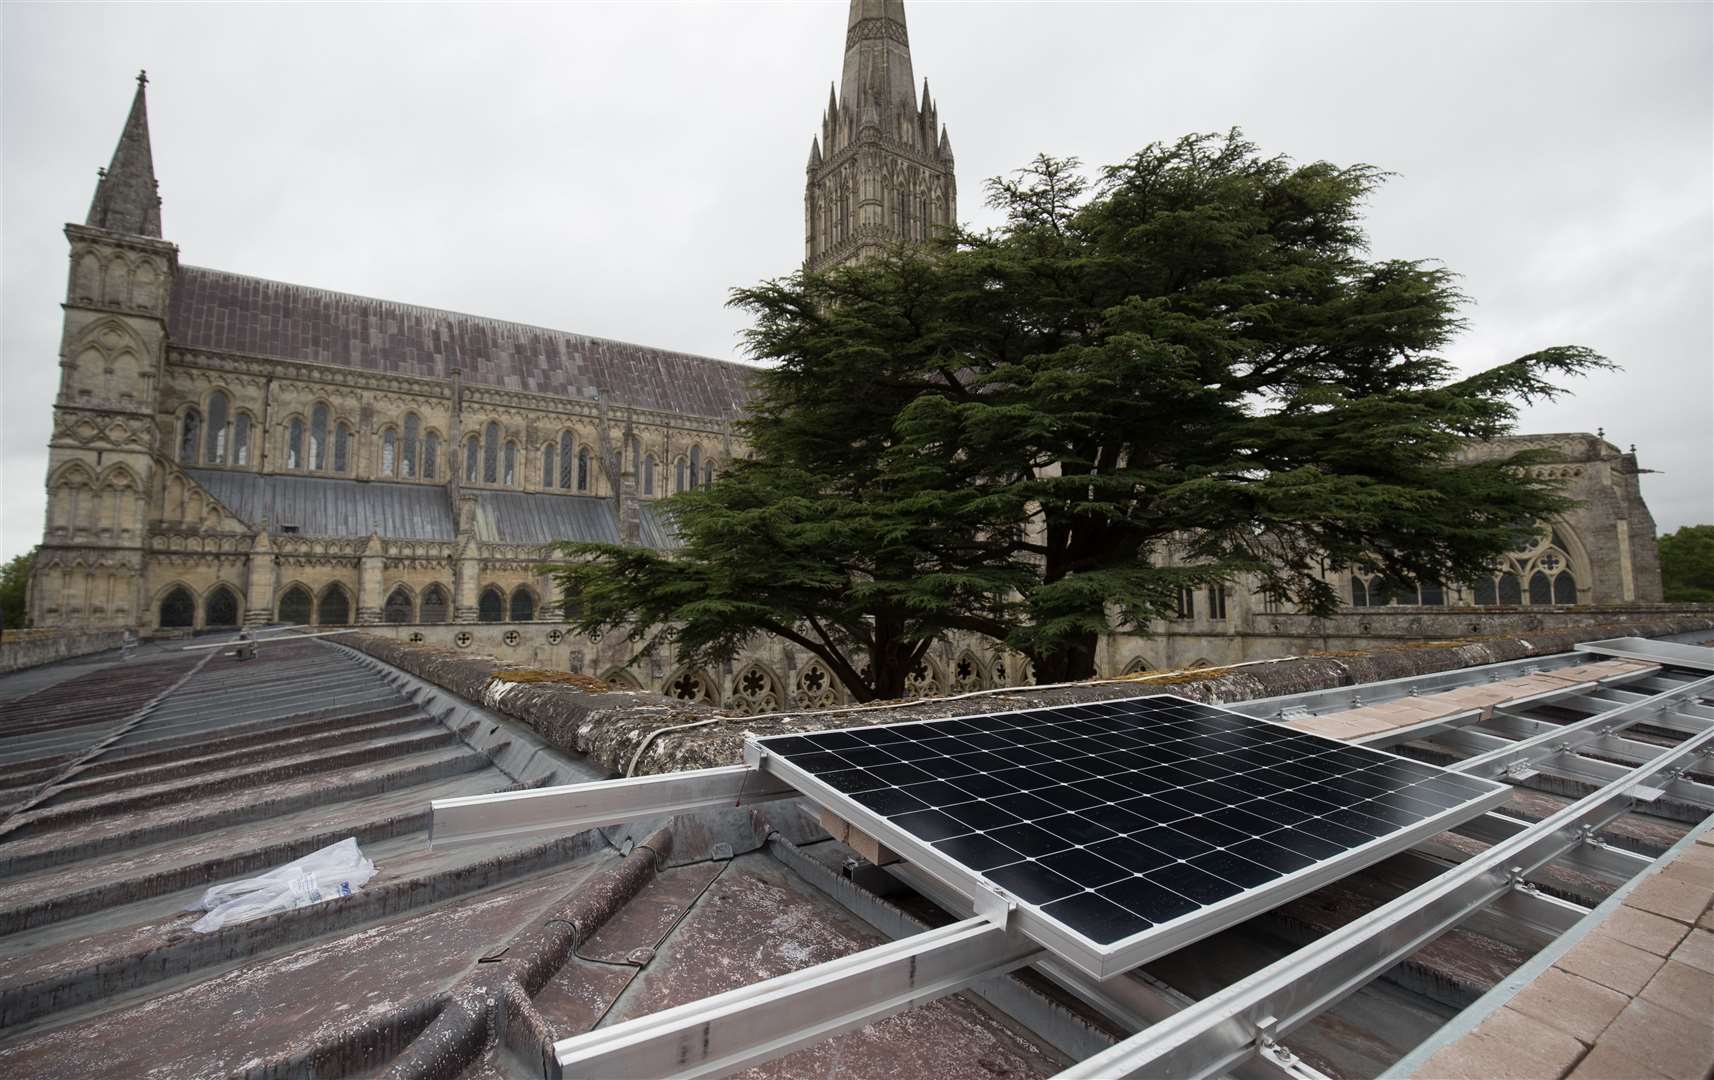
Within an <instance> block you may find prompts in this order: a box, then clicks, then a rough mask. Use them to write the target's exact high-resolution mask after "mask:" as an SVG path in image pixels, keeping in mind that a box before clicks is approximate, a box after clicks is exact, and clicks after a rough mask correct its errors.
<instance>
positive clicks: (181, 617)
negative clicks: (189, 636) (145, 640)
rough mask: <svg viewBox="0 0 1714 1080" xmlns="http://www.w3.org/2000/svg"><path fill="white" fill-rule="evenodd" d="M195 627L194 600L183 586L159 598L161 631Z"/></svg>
mask: <svg viewBox="0 0 1714 1080" xmlns="http://www.w3.org/2000/svg"><path fill="white" fill-rule="evenodd" d="M195 625H196V599H195V598H194V597H192V596H191V594H190V590H189V589H187V588H185V587H184V586H183V585H177V586H174V588H173V591H172V592H170V593H168V594H167V595H165V596H163V597H161V628H162V629H163V630H166V629H173V628H178V627H185V626H195Z"/></svg>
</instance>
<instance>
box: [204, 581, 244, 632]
mask: <svg viewBox="0 0 1714 1080" xmlns="http://www.w3.org/2000/svg"><path fill="white" fill-rule="evenodd" d="M202 625H204V626H237V625H238V594H236V593H234V592H233V591H232V590H231V589H229V588H227V587H226V586H224V585H219V586H216V587H215V589H214V591H213V592H211V593H209V594H208V599H206V600H204V601H203V604H202Z"/></svg>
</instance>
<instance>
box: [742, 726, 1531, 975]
mask: <svg viewBox="0 0 1714 1080" xmlns="http://www.w3.org/2000/svg"><path fill="white" fill-rule="evenodd" d="M750 742H751V746H752V747H753V749H754V751H759V753H755V754H753V756H754V757H755V758H756V759H757V760H759V761H760V766H761V767H762V768H763V769H765V770H767V771H769V772H771V773H773V774H774V775H776V776H778V777H780V778H781V779H783V780H785V781H787V782H788V783H790V784H791V785H792V786H793V787H795V788H797V790H799V791H801V792H803V793H804V794H805V795H808V796H810V797H811V798H813V799H814V800H815V801H816V802H818V803H820V804H822V805H823V806H826V807H827V808H829V809H830V810H832V811H834V812H835V813H838V814H839V815H840V816H841V817H843V818H845V819H846V820H848V821H851V822H852V823H853V824H855V825H857V826H858V827H859V828H861V829H863V830H865V831H866V832H869V833H870V834H871V835H873V836H874V837H875V838H876V839H877V840H879V841H880V842H881V843H883V844H886V845H887V846H889V847H891V848H893V849H894V850H895V851H898V852H899V853H900V854H901V855H902V856H904V857H906V858H908V859H910V860H911V861H912V862H913V863H915V864H917V865H919V866H920V867H922V868H923V869H924V870H926V871H928V872H929V873H931V874H934V875H935V876H936V877H938V878H940V879H941V880H942V881H944V882H946V883H948V884H951V885H953V886H954V887H955V888H959V889H960V890H961V891H963V892H965V893H967V894H972V895H981V894H982V893H983V891H995V892H998V893H1000V894H1001V895H1003V896H1004V898H1005V899H1007V900H1008V901H1010V902H1012V903H1014V904H1015V905H1016V907H1015V910H1017V911H1018V912H1020V913H1021V914H1023V915H1024V916H1025V918H1024V919H1023V920H1022V925H1023V926H1024V927H1025V929H1026V932H1029V933H1031V935H1032V936H1034V937H1036V938H1037V939H1038V940H1040V941H1041V942H1042V944H1043V945H1045V946H1047V947H1048V948H1050V949H1053V950H1054V951H1056V952H1059V953H1060V954H1061V955H1063V956H1065V957H1066V958H1067V959H1069V960H1071V961H1072V962H1074V963H1076V964H1078V966H1080V967H1082V968H1084V969H1085V970H1087V971H1089V972H1090V973H1091V974H1095V975H1097V976H1101V977H1105V976H1107V975H1111V974H1115V973H1117V972H1118V971H1122V970H1125V969H1126V968H1128V967H1132V966H1135V965H1136V964H1139V963H1144V962H1146V961H1147V960H1149V959H1152V958H1153V957H1154V956H1158V955H1162V954H1163V953H1165V952H1169V951H1171V950H1172V949H1175V948H1178V947H1179V946H1181V945H1184V944H1187V943H1189V942H1190V941H1194V940H1196V939H1198V938H1200V937H1204V936H1206V935H1207V934H1210V933H1213V932H1215V931H1216V930H1219V929H1221V928H1222V927H1224V926H1227V925H1231V924H1233V923H1236V922H1239V921H1241V920H1243V919H1245V918H1248V917H1249V916H1250V915H1253V914H1255V913H1257V912H1260V911H1264V910H1267V909H1268V908H1270V907H1274V906H1277V905H1278V904H1281V903H1284V902H1285V901H1286V900H1289V899H1291V898H1292V897H1294V896H1299V895H1301V894H1303V893H1305V892H1308V891H1310V890H1311V889H1314V888H1317V887H1319V886H1320V885H1322V884H1324V883H1326V882H1327V881H1330V880H1332V879H1334V878H1336V877H1339V876H1342V875H1343V874H1346V873H1350V872H1351V871H1353V870H1355V869H1357V868H1359V867H1361V866H1365V865H1368V864H1369V863H1372V862H1374V861H1376V860H1378V859H1380V858H1383V857H1385V856H1386V855H1388V854H1391V853H1393V852H1395V851H1399V850H1402V849H1403V848H1405V847H1408V846H1410V845H1411V844H1413V843H1415V842H1417V841H1418V840H1420V839H1421V838H1423V837H1425V836H1429V835H1432V834H1433V833H1436V832H1440V831H1442V830H1444V829H1446V828H1449V827H1451V826H1452V825H1454V824H1457V823H1458V822H1460V821H1464V820H1467V819H1469V818H1472V817H1475V816H1476V815H1478V814H1480V813H1482V812H1484V811H1486V810H1488V809H1489V808H1491V807H1493V806H1495V805H1498V804H1499V803H1500V802H1503V801H1504V800H1505V799H1506V798H1507V796H1508V794H1509V790H1510V789H1509V788H1507V787H1506V786H1505V785H1503V784H1496V783H1492V782H1489V781H1486V780H1481V779H1477V778H1474V777H1468V776H1463V775H1459V774H1456V773H1450V772H1447V771H1446V770H1444V769H1437V768H1434V767H1433V766H1430V765H1424V764H1422V763H1420V762H1417V761H1412V760H1410V759H1408V758H1403V757H1400V756H1398V755H1396V754H1389V753H1386V752H1384V751H1379V750H1371V749H1367V748H1364V747H1355V746H1348V745H1346V744H1344V743H1340V742H1337V741H1335V740H1332V739H1327V738H1323V737H1321V736H1318V735H1310V734H1306V733H1303V732H1299V731H1296V730H1294V729H1291V728H1287V727H1283V726H1280V725H1277V724H1273V723H1269V722H1267V721H1263V720H1256V719H1253V718H1251V717H1247V716H1242V715H1240V714H1238V713H1233V712H1229V711H1227V710H1224V709H1220V708H1216V707H1214V706H1209V705H1204V704H1202V703H1200V702H1195V701H1190V700H1188V699H1185V698H1180V697H1173V696H1168V695H1156V696H1150V697H1140V698H1132V699H1127V700H1119V701H1104V702H1094V703H1089V704H1082V705H1074V706H1053V707H1047V708H1039V709H1031V710H1026V711H1020V712H1005V713H994V714H987V715H978V716H965V717H959V718H957V719H949V720H932V721H921V722H914V723H904V724H891V725H880V726H874V727H859V728H848V729H844V730H839V731H824V732H817V733H814V734H809V735H778V736H771V737H766V738H755V737H753V738H752V739H751V740H750Z"/></svg>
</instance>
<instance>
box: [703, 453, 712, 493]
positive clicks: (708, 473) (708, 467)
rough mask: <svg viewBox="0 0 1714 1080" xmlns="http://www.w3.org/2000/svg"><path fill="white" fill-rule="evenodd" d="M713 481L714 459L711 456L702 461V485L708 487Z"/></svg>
mask: <svg viewBox="0 0 1714 1080" xmlns="http://www.w3.org/2000/svg"><path fill="white" fill-rule="evenodd" d="M712 483H714V459H713V458H709V459H708V460H707V461H705V462H703V463H702V486H703V487H707V486H708V485H709V484H712Z"/></svg>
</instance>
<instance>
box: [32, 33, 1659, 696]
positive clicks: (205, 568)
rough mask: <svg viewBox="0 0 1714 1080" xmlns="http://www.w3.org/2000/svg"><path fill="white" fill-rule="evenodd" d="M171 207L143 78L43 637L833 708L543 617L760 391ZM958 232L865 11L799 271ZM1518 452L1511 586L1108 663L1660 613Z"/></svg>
mask: <svg viewBox="0 0 1714 1080" xmlns="http://www.w3.org/2000/svg"><path fill="white" fill-rule="evenodd" d="M782 167H785V166H784V165H783V163H782ZM161 208H162V199H161V195H160V194H159V192H158V191H157V185H156V182H155V174H154V164H153V160H152V156H151V152H150V145H149V124H148V114H147V101H146V79H145V78H143V77H141V76H139V78H138V85H137V89H136V93H135V97H134V98H133V100H132V103H131V111H130V115H129V117H128V118H127V120H126V122H125V127H124V130H123V132H122V133H121V134H120V137H119V143H118V147H117V148H116V149H115V151H114V153H113V158H112V162H111V164H110V165H109V166H108V167H107V168H106V169H105V170H104V171H103V172H102V173H101V174H100V179H99V182H98V183H97V185H96V189H95V196H94V200H93V201H92V203H91V205H90V208H89V214H88V216H87V218H86V220H85V222H84V224H82V225H75V224H73V225H67V226H66V227H65V235H66V239H67V241H68V243H69V245H70V252H69V255H70V257H69V265H68V273H67V288H66V298H65V305H64V312H65V316H64V318H65V322H64V332H63V337H62V344H61V350H60V370H61V377H60V388H59V395H58V398H57V400H56V401H55V403H54V426H53V435H52V440H51V443H50V464H49V468H48V475H47V491H48V514H47V525H46V531H45V535H44V536H43V538H42V546H41V550H40V554H39V556H38V558H37V560H36V564H35V573H34V578H33V581H32V585H31V592H30V610H31V616H32V619H33V621H34V624H35V625H36V626H43V627H56V626H59V627H129V628H135V629H137V630H139V631H141V632H143V633H145V634H161V633H167V634H171V633H187V632H193V631H196V630H202V629H205V628H217V627H234V626H238V625H241V624H262V623H287V624H312V625H321V626H341V625H347V624H374V625H380V626H383V627H388V628H390V630H391V632H395V633H398V634H400V635H402V636H409V637H411V638H413V639H415V640H426V641H432V642H437V643H442V644H448V645H454V646H458V647H466V648H468V647H476V648H480V649H483V650H489V651H493V652H494V653H495V654H496V655H499V656H501V657H503V658H513V659H516V660H517V661H518V662H519V663H520V664H526V665H532V666H539V667H553V668H557V669H559V670H567V669H570V670H576V671H588V672H589V673H591V674H596V675H602V676H605V677H607V678H609V679H610V680H611V681H615V682H618V683H622V684H627V685H635V686H646V687H648V688H651V689H661V690H665V691H667V692H670V693H673V694H676V695H678V696H680V697H685V698H698V699H704V700H712V701H715V702H717V703H720V704H722V705H725V706H727V707H729V708H733V709H740V710H746V711H756V710H761V709H768V708H775V707H782V706H787V705H804V706H809V705H825V704H830V703H832V702H834V701H837V700H840V697H841V694H840V691H839V689H838V687H837V686H836V685H835V683H834V680H833V679H832V678H831V677H830V676H829V674H828V673H827V672H826V671H825V670H824V669H822V668H821V666H820V665H819V663H818V662H816V661H814V660H813V658H811V657H807V656H804V655H802V654H799V653H796V652H795V651H794V650H793V649H791V648H789V647H786V646H784V645H783V644H782V643H778V642H759V643H757V645H756V646H755V648H754V650H753V654H751V655H747V656H744V657H740V658H738V659H737V660H735V661H734V662H733V663H731V664H729V665H727V666H726V668H725V669H724V670H719V671H712V670H709V671H703V670H683V669H674V668H673V667H672V665H671V662H670V661H666V660H662V659H660V658H652V659H649V660H646V661H644V662H643V663H642V664H640V665H637V666H633V667H627V666H626V665H627V661H628V660H629V659H630V658H629V656H628V655H627V654H626V651H625V648H624V645H623V643H602V644H600V645H596V644H594V643H591V642H587V641H584V640H582V639H580V638H577V637H576V636H575V635H569V634H567V632H566V630H565V627H564V624H563V623H556V621H555V619H554V618H553V617H551V615H548V614H547V612H546V609H548V608H549V607H550V606H551V605H552V604H553V602H554V600H555V598H554V597H553V596H552V595H550V593H549V590H550V588H551V585H550V581H549V579H548V578H547V577H545V576H544V575H543V574H542V573H541V572H540V568H541V562H542V559H543V556H544V553H545V550H546V546H547V545H548V544H550V543H551V542H554V541H560V540H602V541H609V542H616V543H621V542H622V543H627V544H647V545H651V546H654V547H657V548H670V547H671V546H672V545H673V542H674V539H673V531H672V527H671V523H670V521H669V520H667V518H666V516H665V515H663V514H661V513H658V512H657V504H658V500H660V499H662V498H663V497H665V496H667V495H670V494H673V493H674V492H679V491H684V490H687V489H689V488H694V487H696V486H698V485H699V484H706V483H708V482H710V481H711V480H713V479H714V478H715V477H716V476H718V475H719V474H720V471H721V469H722V467H723V465H724V464H725V463H726V462H728V461H730V460H732V459H733V457H734V456H735V455H742V454H744V453H745V447H744V445H743V441H742V438H741V437H740V434H739V431H738V429H737V428H736V427H735V421H737V420H739V419H740V418H741V417H742V416H743V414H744V409H745V403H746V400H747V398H748V395H749V392H750V390H749V386H750V384H749V381H748V374H749V371H750V370H751V369H749V368H747V367H746V366H745V365H743V364H739V363H734V362H731V361H727V360H718V359H712V358H708V357H702V356H691V355H686V354H684V353H678V352H671V351H668V350H663V349H657V348H652V347H649V346H646V345H634V344H627V343H624V342H619V341H609V340H604V339H601V338H593V337H587V336H585V335H582V334H577V333H573V332H568V331H562V330H548V329H543V328H540V327H534V326H524V325H519V324H516V323H510V322H505V321H501V320H497V319H488V318H482V317H480V316H475V315H464V314H457V313H454V312H450V311H439V310H434V309H430V308H423V307H416V306H412V305H410V304H406V303H399V302H395V301H390V300H376V299H371V298H368V297H362V296H353V295H348V294H345V293H335V292H328V291H325V290H322V289H317V288H313V287H311V286H305V285H289V284H284V283H281V282H276V281H267V280H263V279H261V278H256V277H249V276H246V275H243V274H239V273H233V272H229V271H225V270H214V269H207V268H204V267H200V266H195V265H191V264H189V263H186V262H181V261H180V252H179V249H178V247H177V246H176V245H174V244H173V243H171V242H170V240H168V239H166V238H165V237H166V236H168V235H170V233H169V232H167V231H165V230H164V229H163V226H162V212H161ZM956 220H957V187H956V183H955V180H954V161H953V153H952V144H951V140H950V138H949V136H948V133H947V130H946V128H945V127H944V126H943V125H942V123H941V120H940V116H939V111H938V107H937V105H936V103H935V102H934V101H933V100H932V99H931V98H930V95H929V91H928V85H927V83H926V81H925V82H924V83H923V84H922V87H921V90H920V93H919V91H918V87H917V84H916V80H915V75H914V73H913V71H912V66H911V52H910V41H909V37H908V35H907V33H906V23H905V13H904V4H903V0H852V2H851V11H850V19H849V23H848V27H847V31H846V38H845V56H844V68H843V72H842V73H841V77H840V80H839V82H838V83H837V84H835V87H834V89H833V90H832V91H831V92H830V94H829V97H828V101H827V106H826V110H825V112H824V113H823V115H822V117H821V124H820V130H819V131H818V132H816V133H815V134H813V136H812V139H811V144H810V151H809V162H808V168H807V175H806V180H805V190H804V262H805V265H806V266H807V267H808V268H809V269H812V270H820V269H825V268H827V267H831V266H836V265H840V264H843V263H846V262H850V261H854V260H861V259H863V258H865V257H867V256H869V255H870V254H871V253H873V252H876V251H880V250H884V249H886V248H887V247H889V246H890V245H894V244H897V243H901V242H902V243H916V242H921V241H924V240H926V239H927V238H929V237H930V236H932V235H933V234H934V232H935V230H937V229H939V228H943V227H945V226H947V225H949V224H951V223H953V222H955V221H956ZM786 262H787V258H786V257H785V254H784V253H782V269H785V268H786V267H785V265H784V264H785V263H786ZM1520 443H1522V444H1528V445H1538V446H1548V447H1551V448H1553V449H1556V450H1557V451H1559V453H1560V458H1561V461H1562V464H1559V465H1555V466H1544V468H1550V469H1552V470H1553V471H1554V475H1556V476H1558V477H1560V478H1562V479H1563V480H1564V482H1565V483H1566V485H1567V488H1568V491H1569V493H1570V494H1572V495H1573V496H1574V497H1576V498H1578V499H1580V500H1582V505H1581V506H1580V507H1579V508H1578V509H1576V510H1574V511H1572V512H1570V513H1568V514H1567V515H1565V517H1564V518H1563V519H1562V520H1557V521H1554V522H1552V523H1551V529H1550V530H1548V531H1546V532H1544V535H1543V539H1542V540H1541V541H1540V542H1539V543H1538V544H1537V545H1536V546H1535V547H1534V548H1532V549H1531V550H1529V551H1523V552H1518V553H1515V555H1514V556H1512V557H1511V558H1509V559H1508V560H1507V562H1506V565H1504V566H1500V567H1497V568H1496V569H1495V573H1494V577H1493V579H1492V580H1491V581H1485V582H1479V583H1477V584H1476V585H1474V586H1471V587H1467V588H1462V589H1452V588H1446V589H1441V588H1438V587H1432V588H1420V589H1419V588H1417V587H1414V586H1413V587H1409V588H1401V587H1399V586H1397V585H1392V584H1388V583H1384V582H1376V581H1371V580H1368V579H1365V578H1361V577H1354V576H1344V577H1339V582H1340V588H1341V590H1342V591H1343V592H1344V593H1345V595H1346V597H1347V600H1348V601H1349V603H1350V605H1351V607H1350V609H1349V610H1348V614H1342V615H1341V616H1339V617H1337V618H1336V619H1334V620H1331V621H1329V620H1312V619H1310V618H1309V617H1308V616H1307V615H1303V614H1300V613H1297V612H1292V611H1279V610H1272V609H1270V607H1269V605H1268V603H1267V601H1266V599H1265V598H1264V597H1262V596H1259V595H1251V593H1250V592H1249V590H1247V589H1245V588H1242V587H1240V586H1233V587H1230V588H1227V589H1219V588H1211V589H1207V590H1198V591H1197V592H1196V593H1195V594H1187V595H1186V596H1185V597H1184V598H1183V600H1182V601H1181V612H1180V616H1181V617H1180V618H1179V619H1177V620H1170V621H1168V623H1167V624H1166V625H1162V626H1160V627H1159V630H1158V632H1157V633H1154V634H1152V635H1150V636H1146V637H1125V636H1118V635H1115V636H1114V637H1113V638H1112V640H1111V641H1110V642H1109V643H1108V644H1107V646H1106V648H1105V650H1104V654H1103V657H1102V660H1101V669H1102V671H1103V673H1105V674H1118V673H1121V672H1124V671H1135V670H1141V669H1143V668H1149V667H1159V666H1167V665H1173V666H1194V665H1197V664H1209V663H1228V662H1232V661H1235V660H1241V659H1246V658H1250V657H1254V656H1266V655H1276V654H1279V653H1283V652H1285V651H1288V650H1293V649H1301V648H1317V647H1319V648H1328V647H1333V648H1338V647H1341V645H1348V644H1349V643H1351V642H1353V641H1366V640H1372V639H1386V638H1389V637H1407V638H1408V637H1417V638H1421V637H1424V636H1434V635H1442V636H1452V635H1455V634H1458V633H1465V632H1476V631H1478V630H1480V629H1481V628H1482V627H1483V626H1484V625H1485V624H1484V622H1483V620H1484V619H1492V620H1501V621H1504V620H1517V619H1522V620H1526V621H1525V622H1524V625H1528V623H1527V620H1528V619H1530V618H1532V617H1538V618H1539V613H1542V612H1543V611H1544V609H1551V610H1554V611H1563V610H1564V609H1565V608H1566V607H1568V606H1571V605H1591V604H1609V603H1627V602H1649V601H1658V600H1659V599H1660V575H1659V568H1658V560H1657V553H1656V548H1655V534H1654V524H1653V521H1652V519H1651V518H1650V516H1649V513H1648V509H1647V507H1646V506H1645V505H1644V504H1643V501H1642V498H1641V494H1640V491H1639V489H1638V482H1637V473H1638V469H1637V463H1636V458H1635V455H1634V453H1624V452H1621V451H1620V450H1619V449H1618V448H1617V447H1614V446H1612V445H1611V444H1609V443H1607V442H1606V441H1605V440H1604V439H1602V438H1600V437H1599V436H1597V435H1582V434H1572V435H1548V436H1520V437H1517V438H1516V439H1511V440H1502V441H1501V442H1500V443H1498V444H1485V445H1481V446H1474V447H1472V448H1471V449H1470V451H1469V452H1470V453H1472V454H1493V453H1509V452H1511V450H1512V449H1514V448H1516V446H1517V445H1518V444H1520ZM1329 573H1330V575H1334V576H1338V572H1337V571H1333V570H1330V571H1329ZM1532 613H1537V614H1535V615H1532ZM1498 624H1499V623H1495V624H1494V625H1498ZM1507 625H1509V623H1508V624H1507ZM1537 625H1539V621H1538V623H1537ZM1026 676H1027V672H1026V671H1025V670H1024V668H1023V665H1022V661H1021V658H1018V657H1015V656H1009V655H1008V654H1006V653H1005V652H1004V651H1003V650H1001V649H999V648H998V647H997V646H995V645H994V643H992V642H983V641H979V640H967V641H952V642H946V643H943V645H942V647H940V648H937V649H936V650H934V652H933V653H932V654H931V655H930V656H929V657H928V658H927V659H925V662H924V665H923V667H922V668H921V669H919V671H918V673H917V677H916V679H915V680H913V689H914V690H915V691H916V692H919V693H936V692H950V691H955V690H961V689H974V688H979V687H983V686H990V685H994V684H996V683H1005V682H1008V681H1016V680H1018V679H1021V678H1024V677H1026Z"/></svg>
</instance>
